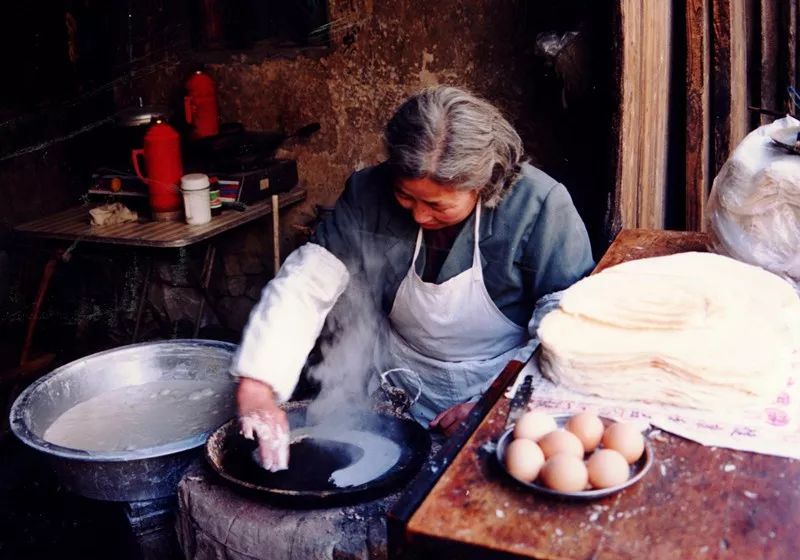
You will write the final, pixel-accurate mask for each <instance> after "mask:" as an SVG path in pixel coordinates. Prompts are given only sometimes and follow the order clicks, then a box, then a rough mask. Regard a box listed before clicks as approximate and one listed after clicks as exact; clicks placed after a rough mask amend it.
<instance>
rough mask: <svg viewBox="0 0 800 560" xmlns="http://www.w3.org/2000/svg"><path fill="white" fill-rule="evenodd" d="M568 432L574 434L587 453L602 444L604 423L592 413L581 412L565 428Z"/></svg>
mask: <svg viewBox="0 0 800 560" xmlns="http://www.w3.org/2000/svg"><path fill="white" fill-rule="evenodd" d="M564 427H565V428H566V429H567V430H568V431H570V432H572V433H573V434H575V435H576V436H578V439H579V440H581V443H582V444H583V450H584V451H585V452H586V453H591V452H592V451H594V449H595V447H597V446H598V445H599V444H600V440H601V439H602V437H603V430H604V429H605V426H603V421H602V420H600V418H598V417H597V415H596V414H592V413H591V412H581V413H580V414H576V415H575V416H573V417H572V418H570V419H569V421H568V422H567V425H566V426H564Z"/></svg>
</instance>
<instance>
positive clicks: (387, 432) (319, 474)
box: [206, 402, 431, 508]
mask: <svg viewBox="0 0 800 560" xmlns="http://www.w3.org/2000/svg"><path fill="white" fill-rule="evenodd" d="M307 405H308V403H307V402H303V403H297V402H295V403H287V405H286V406H284V410H286V413H287V415H288V417H289V424H290V426H291V428H292V429H296V428H300V427H304V426H305V425H306V409H307ZM349 427H350V428H352V429H359V430H368V431H371V432H376V433H380V434H381V435H382V436H384V437H387V438H389V439H391V440H392V441H394V442H395V443H397V444H398V445H400V448H401V450H402V451H401V455H400V459H399V460H398V461H397V463H396V464H395V465H394V466H393V467H392V468H391V469H389V470H388V471H387V472H386V473H384V474H383V475H381V476H379V477H378V478H376V479H373V480H371V481H369V482H366V483H364V484H361V485H358V486H350V487H346V488H339V487H337V486H335V485H333V484H332V483H330V482H329V481H328V478H329V477H330V475H331V473H332V472H333V471H335V470H337V469H340V468H343V467H345V466H347V465H348V464H349V463H350V462H352V461H354V460H356V459H357V458H358V456H357V454H358V452H360V450H359V449H358V448H355V449H353V448H352V446H350V445H349V444H346V443H341V442H332V441H328V440H321V439H320V440H315V439H313V438H307V439H303V440H300V441H298V442H296V443H293V444H292V446H291V448H290V457H289V469H288V470H286V471H281V472H278V473H270V472H268V471H266V470H264V469H262V468H261V467H260V466H259V465H257V464H256V462H255V460H254V459H253V457H252V454H253V451H254V450H255V448H256V444H255V442H253V441H251V440H247V439H245V438H244V437H242V436H241V434H240V433H239V422H238V420H237V419H233V420H231V421H229V422H228V423H226V424H224V425H223V426H221V427H220V428H218V429H217V430H216V431H215V432H214V433H213V434H211V436H210V437H209V438H208V441H207V442H206V459H207V460H208V462H209V464H210V465H211V468H213V469H214V470H215V471H216V472H217V473H218V474H219V475H220V476H221V477H222V478H223V479H225V480H226V481H228V482H229V483H231V484H232V485H234V486H235V487H236V488H237V489H239V490H241V491H244V492H246V493H248V494H251V495H258V496H261V497H264V498H267V499H270V500H271V501H275V502H279V503H281V504H282V505H287V506H290V507H300V508H313V507H331V506H336V505H344V504H353V503H358V502H364V501H368V500H372V499H375V498H378V497H381V496H384V495H386V494H388V493H390V492H392V491H393V490H396V489H398V488H400V487H401V486H402V485H403V484H405V483H406V482H408V481H409V480H410V479H411V477H413V476H414V475H415V474H416V473H417V471H418V470H419V469H420V467H421V466H422V464H423V463H424V462H425V460H426V459H427V457H428V453H429V451H430V446H431V438H430V435H429V434H428V432H427V430H425V428H423V427H422V426H420V425H419V424H417V423H416V422H414V421H413V420H406V419H401V418H397V417H394V416H389V415H384V414H377V413H368V414H362V415H360V416H359V417H358V419H357V420H356V422H355V424H354V425H352V426H349ZM348 447H350V449H347V448H348ZM354 452H355V456H354ZM348 457H351V458H348Z"/></svg>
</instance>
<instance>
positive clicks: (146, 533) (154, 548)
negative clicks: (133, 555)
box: [123, 496, 181, 560]
mask: <svg viewBox="0 0 800 560" xmlns="http://www.w3.org/2000/svg"><path fill="white" fill-rule="evenodd" d="M123 509H124V512H125V517H126V518H127V521H128V525H129V526H130V530H131V536H132V537H133V539H134V541H135V542H136V544H137V546H138V547H139V555H138V558H139V559H140V560H170V559H173V558H175V559H177V558H180V557H181V556H180V549H179V548H178V541H177V538H176V536H175V511H176V503H175V497H174V496H172V497H169V498H161V499H157V500H148V501H145V502H126V503H125V504H124V505H123Z"/></svg>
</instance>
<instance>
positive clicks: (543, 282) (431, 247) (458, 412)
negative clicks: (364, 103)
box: [232, 87, 593, 470]
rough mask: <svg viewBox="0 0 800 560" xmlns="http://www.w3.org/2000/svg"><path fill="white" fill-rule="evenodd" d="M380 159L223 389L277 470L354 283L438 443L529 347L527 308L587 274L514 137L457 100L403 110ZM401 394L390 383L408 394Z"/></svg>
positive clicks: (542, 178)
mask: <svg viewBox="0 0 800 560" xmlns="http://www.w3.org/2000/svg"><path fill="white" fill-rule="evenodd" d="M385 143H386V149H387V154H388V158H387V160H386V161H385V162H383V163H381V164H380V165H377V166H375V167H370V168H367V169H364V170H362V171H359V172H357V173H354V174H353V175H352V176H351V177H350V179H349V180H348V181H347V185H346V187H345V190H344V193H343V194H342V196H341V198H340V199H339V201H338V203H337V205H336V208H335V210H334V211H333V213H332V215H331V216H330V217H329V218H328V219H327V220H325V221H324V222H323V223H321V224H320V226H319V227H318V228H317V231H316V233H315V236H314V238H313V239H312V240H311V242H309V243H307V244H306V245H304V246H302V247H300V248H299V249H297V250H296V251H294V252H293V253H292V254H291V255H290V256H289V257H288V258H287V259H286V262H285V264H284V266H283V267H282V269H281V271H280V273H279V274H278V275H277V276H276V277H275V278H274V279H273V280H272V281H271V282H270V283H269V284H268V285H267V287H266V288H265V289H264V292H263V294H262V297H261V301H260V302H259V304H258V305H257V306H256V308H255V309H254V310H253V312H252V315H251V317H250V321H249V323H248V326H247V329H246V331H245V334H244V339H243V341H242V345H241V347H240V349H239V352H238V354H237V356H236V358H235V360H234V364H233V369H232V371H233V373H234V375H237V376H239V377H240V384H239V390H238V393H237V400H238V405H239V412H240V417H241V419H242V431H243V433H244V434H245V436H246V437H251V438H252V437H256V438H257V439H258V441H259V449H260V455H261V460H262V463H263V465H264V466H265V467H266V468H269V469H272V470H277V469H281V468H286V466H287V462H288V432H287V423H286V417H285V415H284V414H283V412H282V411H281V410H280V409H279V408H278V406H277V403H279V402H282V401H284V400H286V399H288V398H289V396H290V395H291V393H292V391H293V389H294V387H295V385H296V383H297V381H298V378H299V375H300V370H301V368H302V366H303V364H304V362H305V360H306V358H307V355H308V353H309V352H310V350H311V349H312V347H313V345H314V343H315V341H316V338H317V337H318V336H319V334H320V331H321V329H322V325H323V323H324V320H325V317H326V315H327V314H328V312H329V311H330V310H331V308H332V307H333V305H334V304H335V302H336V301H337V299H338V298H339V297H340V295H341V294H342V292H343V291H344V290H345V288H346V287H347V285H348V282H352V281H353V280H355V277H359V281H363V282H364V283H365V284H366V285H368V286H370V287H371V288H372V289H373V290H374V292H375V294H374V295H375V299H376V303H377V305H378V307H379V309H381V310H382V312H383V314H384V317H385V319H386V321H385V323H386V325H387V329H386V330H387V335H386V336H385V337H384V340H383V341H382V348H381V352H380V354H381V355H383V356H385V357H387V359H388V360H387V361H388V363H386V364H385V365H386V366H387V367H391V366H395V367H403V368H408V369H410V370H413V371H414V372H416V373H417V374H418V375H419V377H420V379H421V382H422V383H421V385H422V393H421V395H420V397H419V399H418V400H417V402H416V403H415V404H414V406H413V408H412V410H411V412H412V414H413V415H414V417H415V418H416V419H417V420H418V421H420V422H425V423H428V424H429V425H430V427H431V428H438V429H441V430H442V431H444V432H445V433H448V432H450V431H452V430H453V429H455V427H456V426H457V425H458V424H459V423H460V421H461V420H462V419H464V417H465V416H466V415H467V413H468V412H469V410H470V408H471V406H472V404H471V403H472V402H474V400H475V399H476V398H477V397H479V396H480V394H481V393H482V392H483V391H484V390H485V389H486V388H487V387H488V385H489V384H490V383H491V381H492V379H493V378H494V377H495V376H496V375H497V374H498V373H499V372H500V371H501V370H502V369H503V367H504V366H505V364H506V363H507V362H508V361H510V360H511V359H513V358H514V357H515V356H516V355H517V353H518V352H519V351H520V349H521V348H523V347H525V345H526V344H527V343H528V341H529V339H530V336H531V335H530V334H529V332H528V329H527V328H526V327H527V325H528V322H529V321H530V320H531V317H532V314H533V311H534V307H535V304H536V301H537V300H538V299H539V298H541V297H542V296H544V295H546V294H549V293H551V292H554V291H557V290H562V289H564V288H566V287H568V286H569V285H570V284H572V283H573V282H575V281H576V280H578V279H580V278H581V277H582V276H584V275H585V274H586V273H587V272H588V271H589V270H590V269H591V268H592V266H593V262H592V256H591V250H590V246H589V240H588V236H587V234H586V229H585V227H584V225H583V223H582V221H581V219H580V217H579V216H578V213H577V212H576V210H575V207H574V206H573V204H572V200H571V199H570V196H569V194H568V193H567V190H566V189H565V188H564V186H563V185H561V184H559V183H558V182H557V181H555V180H554V179H552V178H551V177H549V176H548V175H546V174H545V173H543V172H542V171H539V170H538V169H536V168H534V167H532V166H531V165H529V164H527V163H524V161H523V150H522V142H521V140H520V137H519V135H518V134H517V132H516V131H515V130H514V128H513V127H512V126H511V125H510V124H509V122H508V121H507V120H506V119H505V118H503V116H502V115H501V114H500V112H499V111H498V110H497V109H496V108H495V107H493V106H492V105H491V104H489V103H487V102H486V101H484V100H482V99H479V98H477V97H475V96H473V95H471V94H469V93H467V92H465V91H462V90H460V89H456V88H453V87H433V88H430V89H426V90H424V91H422V92H420V93H418V94H416V95H414V96H412V97H411V98H409V99H408V100H407V101H405V102H404V103H403V104H402V106H401V107H400V108H399V109H398V110H397V112H396V113H395V115H394V116H393V117H392V119H391V120H390V121H389V123H388V125H387V127H386V131H385ZM411 381H412V380H411V379H410V378H408V377H403V376H399V377H398V378H396V379H394V382H395V383H397V384H399V385H401V387H404V388H406V389H409V390H412V386H411V385H410V384H411Z"/></svg>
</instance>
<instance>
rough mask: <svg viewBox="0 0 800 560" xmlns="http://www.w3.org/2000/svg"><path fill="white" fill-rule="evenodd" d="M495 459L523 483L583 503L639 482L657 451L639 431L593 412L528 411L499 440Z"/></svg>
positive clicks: (508, 472)
mask: <svg viewBox="0 0 800 560" xmlns="http://www.w3.org/2000/svg"><path fill="white" fill-rule="evenodd" d="M496 455H497V461H498V462H499V464H500V467H501V468H502V469H503V470H504V471H505V472H506V473H507V474H508V475H509V476H510V477H511V478H513V479H514V480H516V481H517V482H519V483H520V484H522V485H524V486H526V487H528V488H530V489H532V490H535V491H537V492H540V493H542V494H547V495H550V496H558V497H562V498H572V499H580V500H593V499H597V498H602V497H604V496H608V495H610V494H614V493H616V492H619V491H620V490H622V489H623V488H627V487H628V486H631V485H633V484H636V483H637V482H638V481H639V480H640V479H641V478H642V477H643V476H644V475H645V474H646V473H647V471H648V470H649V469H650V467H651V466H652V465H653V449H652V447H651V445H650V443H649V442H648V441H647V440H646V438H645V437H644V436H643V435H642V434H641V432H639V430H638V429H637V428H635V427H633V426H632V425H631V424H626V423H622V422H616V421H614V420H611V419H610V418H605V417H602V416H596V415H594V414H592V413H589V412H584V413H580V414H575V415H571V414H556V415H550V414H547V413H544V412H537V411H533V412H527V413H525V414H523V415H522V416H521V417H520V418H519V420H518V421H517V423H516V424H515V425H513V426H511V427H510V428H508V429H507V430H506V431H505V432H503V435H502V436H500V439H499V441H498V442H497V451H496Z"/></svg>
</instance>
